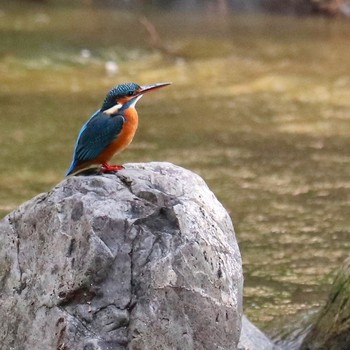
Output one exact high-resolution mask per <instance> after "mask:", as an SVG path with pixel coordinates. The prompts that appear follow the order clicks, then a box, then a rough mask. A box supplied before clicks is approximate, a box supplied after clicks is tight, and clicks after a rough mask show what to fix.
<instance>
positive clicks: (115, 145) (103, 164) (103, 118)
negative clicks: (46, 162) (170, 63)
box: [66, 83, 171, 176]
mask: <svg viewBox="0 0 350 350" xmlns="http://www.w3.org/2000/svg"><path fill="white" fill-rule="evenodd" d="M170 84H171V83H155V84H149V85H144V86H141V85H138V84H136V83H124V84H120V85H117V86H115V87H113V88H112V89H111V90H110V91H109V92H108V93H107V95H106V97H105V99H104V101H103V103H102V106H101V108H100V109H98V110H97V111H96V112H95V113H94V114H93V115H92V116H91V117H90V119H89V120H88V121H87V122H86V123H85V124H84V125H83V126H82V128H81V129H80V132H79V135H78V138H77V141H76V143H75V147H74V152H73V160H72V163H71V165H70V167H69V169H68V171H67V173H66V176H69V175H76V174H79V173H81V172H83V171H85V170H87V169H90V168H99V169H100V170H102V172H104V173H108V172H112V171H117V170H121V169H124V167H123V166H122V165H112V164H109V161H110V160H111V158H112V157H113V156H114V155H115V154H117V153H119V152H121V151H122V150H124V149H125V148H126V147H127V146H128V145H129V144H130V143H131V141H132V139H133V137H134V135H135V133H136V129H137V126H138V114H137V111H136V109H135V105H136V103H137V101H138V100H139V99H140V98H141V97H142V96H143V95H144V94H145V93H147V92H150V91H154V90H157V89H159V88H162V87H164V86H168V85H170Z"/></svg>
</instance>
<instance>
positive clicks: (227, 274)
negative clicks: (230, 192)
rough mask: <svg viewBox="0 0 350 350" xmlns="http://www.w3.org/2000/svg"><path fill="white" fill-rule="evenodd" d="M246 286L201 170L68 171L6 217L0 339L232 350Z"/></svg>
mask: <svg viewBox="0 0 350 350" xmlns="http://www.w3.org/2000/svg"><path fill="white" fill-rule="evenodd" d="M242 284H243V278H242V268H241V258H240V253H239V249H238V246H237V242H236V239H235V234H234V230H233V227H232V223H231V220H230V218H229V216H228V214H227V212H226V210H225V209H224V208H223V207H222V205H221V204H220V203H219V202H218V201H217V199H216V198H215V196H214V195H213V193H212V192H211V191H210V190H209V189H208V187H207V186H206V184H205V183H204V181H203V180H202V179H201V178H200V177H198V176H197V175H195V174H193V173H191V172H190V171H188V170H185V169H182V168H180V167H176V166H174V165H171V164H169V163H148V164H129V165H127V166H126V169H125V170H122V171H120V172H118V173H116V174H109V175H101V176H86V177H84V176H78V177H71V178H68V179H65V180H64V181H62V182H61V183H60V184H58V185H57V186H56V187H55V188H53V189H52V190H51V191H50V192H48V193H44V194H41V195H39V196H37V197H35V198H34V199H32V200H31V201H29V202H27V203H24V204H23V205H21V206H20V207H19V208H18V209H17V210H15V211H14V212H12V213H10V214H9V215H8V216H6V217H5V218H4V219H3V220H2V221H1V222H0V348H1V349H16V350H27V349H28V350H29V349H30V350H33V349H35V350H51V349H55V350H112V349H113V350H122V349H130V350H138V349H142V350H161V349H179V350H180V349H181V350H187V349H196V350H200V349H203V350H204V349H211V350H213V349H221V350H224V349H236V348H237V343H238V339H239V334H240V328H241V312H242V311H241V309H242Z"/></svg>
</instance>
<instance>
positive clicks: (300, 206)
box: [0, 0, 350, 338]
mask: <svg viewBox="0 0 350 350" xmlns="http://www.w3.org/2000/svg"><path fill="white" fill-rule="evenodd" d="M349 14H350V5H349V3H348V2H346V1H341V0H335V1H330V0H325V1H322V0H319V1H317V0H288V1H282V0H250V1H239V0H206V1H204V0H202V1H196V0H173V1H170V0H167V1H165V0H164V1H163V0H153V1H151V0H148V1H147V0H130V1H127V0H124V1H118V0H105V1H103V0H98V1H97V0H96V1H94V0H80V1H78V0H76V1H63V0H62V1H59V0H56V1H55V0H41V1H40V0H37V1H34V0H32V1H25V0H22V1H19V0H11V1H5V0H3V1H0V159H1V162H0V213H1V217H3V216H4V215H5V214H7V213H8V212H10V211H11V210H13V209H15V208H16V207H17V206H18V205H19V204H20V203H22V202H23V201H25V200H28V199H30V198H32V197H33V196H35V195H37V194H38V193H40V192H43V191H48V190H50V188H52V187H53V186H54V185H55V184H57V183H58V182H60V181H62V180H63V178H64V174H65V171H66V170H67V168H68V166H69V164H70V161H71V156H72V151H73V146H74V142H75V139H76V136H77V134H78V132H79V129H80V127H81V125H82V124H83V123H84V122H85V121H86V120H87V119H88V118H89V116H90V115H91V114H92V113H93V112H94V111H95V110H96V109H98V108H99V107H100V105H101V103H102V100H103V98H104V96H105V94H106V92H107V91H108V90H109V89H110V88H111V87H112V86H114V85H116V84H118V83H121V82H126V81H134V82H137V83H139V84H147V83H153V82H162V81H172V82H173V85H172V86H171V87H169V88H167V89H164V90H161V91H159V92H157V93H155V94H152V95H147V96H145V97H144V98H143V99H142V100H141V102H140V103H139V104H138V111H139V115H140V125H139V130H138V133H137V135H136V137H135V139H134V142H133V143H132V145H131V146H130V147H129V148H128V149H127V150H126V151H124V152H123V153H122V154H121V155H120V156H118V159H117V160H116V161H117V162H118V163H127V162H148V161H168V162H172V163H175V164H177V165H180V166H183V167H186V168H188V169H191V170H193V171H195V172H197V173H198V174H200V175H201V176H202V177H203V178H204V179H205V180H206V181H207V183H208V184H209V186H210V188H211V189H212V190H213V192H214V193H215V194H216V195H217V197H218V198H219V200H220V201H221V202H222V203H223V205H224V206H225V207H226V208H227V210H228V211H229V212H230V214H231V217H232V219H233V221H234V225H235V229H236V235H237V238H238V241H239V244H240V248H241V253H242V257H243V263H244V273H245V292H244V296H245V299H244V312H245V313H246V314H247V315H248V317H249V318H250V319H251V320H252V321H253V322H254V323H256V324H257V325H258V326H259V327H261V328H262V329H263V330H265V331H266V332H268V333H269V334H270V335H272V336H276V337H279V338H281V337H284V336H285V335H286V334H288V333H291V332H294V331H295V330H296V329H298V327H299V328H300V329H301V328H302V326H300V322H303V320H305V319H307V318H308V317H309V315H311V314H312V313H313V312H314V310H316V309H317V308H318V307H319V306H320V305H321V304H322V303H323V302H324V300H325V297H326V295H327V290H328V288H329V284H330V283H331V281H332V271H333V270H334V269H335V268H336V267H337V266H338V265H339V263H340V262H341V261H343V259H344V258H345V257H346V256H347V253H348V251H349V248H350V241H349V230H350V209H349V199H350V179H349V175H350V138H349V133H350V75H349V71H350V45H349V43H350V18H348V17H347V16H348V15H349ZM281 325H285V326H284V327H283V331H282V330H281Z"/></svg>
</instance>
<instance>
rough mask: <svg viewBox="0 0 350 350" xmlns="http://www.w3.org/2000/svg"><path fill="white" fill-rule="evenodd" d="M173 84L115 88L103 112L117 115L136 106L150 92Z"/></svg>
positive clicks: (107, 98) (104, 103) (110, 92)
mask: <svg viewBox="0 0 350 350" xmlns="http://www.w3.org/2000/svg"><path fill="white" fill-rule="evenodd" d="M170 84H171V83H156V84H149V85H144V86H141V85H138V84H136V83H124V84H120V85H117V86H115V87H113V88H112V89H111V90H110V91H109V92H108V94H107V96H106V98H105V99H104V101H103V104H102V107H101V110H102V111H103V112H105V113H107V114H115V113H117V112H118V111H121V110H125V109H127V108H129V107H131V106H135V104H136V103H137V101H138V100H139V99H140V98H141V97H142V96H143V95H144V94H145V93H146V92H149V91H154V90H156V89H159V88H161V87H164V86H168V85H170Z"/></svg>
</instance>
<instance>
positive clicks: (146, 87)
mask: <svg viewBox="0 0 350 350" xmlns="http://www.w3.org/2000/svg"><path fill="white" fill-rule="evenodd" d="M170 84H171V83H156V84H149V85H143V86H141V89H140V90H139V91H138V95H143V94H145V93H146V92H150V91H154V90H157V89H160V88H162V87H164V86H168V85H170Z"/></svg>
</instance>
